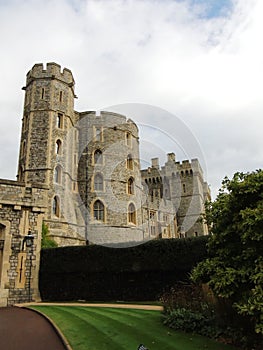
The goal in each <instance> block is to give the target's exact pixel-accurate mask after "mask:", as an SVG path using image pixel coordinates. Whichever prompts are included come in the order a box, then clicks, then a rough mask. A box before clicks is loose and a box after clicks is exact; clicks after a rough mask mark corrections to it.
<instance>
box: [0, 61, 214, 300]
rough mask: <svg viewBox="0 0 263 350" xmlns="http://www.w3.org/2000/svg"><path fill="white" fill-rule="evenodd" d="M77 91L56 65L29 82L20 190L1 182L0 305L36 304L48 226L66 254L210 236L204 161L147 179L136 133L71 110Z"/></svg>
mask: <svg viewBox="0 0 263 350" xmlns="http://www.w3.org/2000/svg"><path fill="white" fill-rule="evenodd" d="M74 85H75V82H74V78H73V75H72V73H71V71H70V70H68V69H66V68H64V69H63V71H61V67H60V66H59V65H58V64H56V63H48V64H47V65H46V67H44V66H43V64H35V65H34V66H33V68H32V69H31V70H30V71H29V72H28V74H27V78H26V85H25V87H23V90H24V91H25V102H24V110H23V119H22V130H21V143H20V152H19V161H18V175H17V181H11V180H4V179H0V306H2V305H13V304H14V303H17V302H25V301H29V300H32V299H33V300H37V299H38V298H39V293H38V270H39V259H40V254H39V253H40V249H41V238H42V225H43V223H44V224H45V225H47V226H48V228H49V234H50V236H51V237H52V238H53V239H54V240H55V241H56V242H57V243H58V245H60V246H65V245H79V244H86V243H90V244H92V243H95V244H105V245H113V244H120V243H122V244H125V245H129V244H135V243H137V244H139V243H142V242H144V241H146V240H149V239H156V238H180V237H186V236H187V237H190V236H199V235H204V234H207V227H206V225H204V224H203V223H201V222H199V221H198V218H199V217H200V215H201V213H202V212H203V211H204V202H205V200H207V199H209V197H210V193H209V188H208V186H207V183H206V182H205V181H204V179H203V174H202V169H201V167H200V164H199V162H198V160H197V159H193V160H191V161H189V160H184V161H183V162H181V163H180V162H177V161H176V159H175V154H174V153H169V154H168V155H167V157H168V158H167V162H166V163H165V164H164V165H163V166H159V160H158V158H154V159H152V165H151V166H150V167H149V168H148V169H143V170H141V168H140V155H139V130H138V127H137V125H136V124H135V123H134V122H133V121H132V120H131V119H129V118H127V117H125V116H123V115H120V114H117V113H112V112H106V111H102V112H100V113H96V112H93V111H86V112H77V111H75V110H74V99H75V98H76V95H75V92H74ZM30 242H31V243H30ZM28 243H30V244H28Z"/></svg>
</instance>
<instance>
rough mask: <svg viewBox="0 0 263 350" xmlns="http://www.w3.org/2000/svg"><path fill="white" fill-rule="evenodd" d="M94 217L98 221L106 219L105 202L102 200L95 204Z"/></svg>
mask: <svg viewBox="0 0 263 350" xmlns="http://www.w3.org/2000/svg"><path fill="white" fill-rule="evenodd" d="M93 217H94V219H95V220H97V221H103V222H104V221H105V210H104V204H103V203H102V202H101V201H100V200H96V202H95V203H94V205H93Z"/></svg>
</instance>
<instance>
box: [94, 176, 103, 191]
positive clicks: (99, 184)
mask: <svg viewBox="0 0 263 350" xmlns="http://www.w3.org/2000/svg"><path fill="white" fill-rule="evenodd" d="M94 190H95V191H103V177H102V175H101V174H96V175H95V178H94Z"/></svg>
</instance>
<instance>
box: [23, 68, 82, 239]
mask: <svg viewBox="0 0 263 350" xmlns="http://www.w3.org/2000/svg"><path fill="white" fill-rule="evenodd" d="M74 85H75V82H74V78H73V75H72V73H71V71H70V70H69V69H67V68H64V69H63V71H61V67H60V65H58V64H56V63H47V66H46V69H44V67H43V64H35V65H34V66H33V68H32V69H31V70H30V71H29V72H28V73H27V79H26V86H25V87H23V90H25V102H24V113H23V120H22V133H21V144H20V153H19V164H18V176H17V179H18V181H20V182H25V183H33V184H34V183H41V184H45V185H47V187H48V189H49V191H48V198H47V203H46V205H47V211H46V215H45V222H46V223H47V224H48V226H49V229H50V235H51V236H52V237H53V238H54V239H55V240H56V241H57V242H58V243H59V244H60V245H64V244H74V242H75V241H74V237H76V233H73V232H72V227H74V226H76V221H77V220H76V215H75V210H74V207H75V205H74V193H77V170H76V167H77V153H78V136H77V129H76V128H74V126H75V124H76V122H77V118H78V116H77V113H75V111H74V98H75V97H76V96H75V93H74ZM65 204H66V205H65ZM71 224H73V226H72V225H71ZM63 237H64V238H65V241H66V240H67V242H65V243H64V242H63V239H64V238H63ZM69 237H72V241H71V240H70V239H69Z"/></svg>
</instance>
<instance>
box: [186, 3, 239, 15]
mask: <svg viewBox="0 0 263 350" xmlns="http://www.w3.org/2000/svg"><path fill="white" fill-rule="evenodd" d="M191 3H192V5H194V6H195V5H197V6H198V5H200V6H202V7H203V11H202V13H200V17H202V18H215V17H224V16H226V15H227V14H228V13H229V12H230V11H231V10H232V8H233V1H232V0H191Z"/></svg>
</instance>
